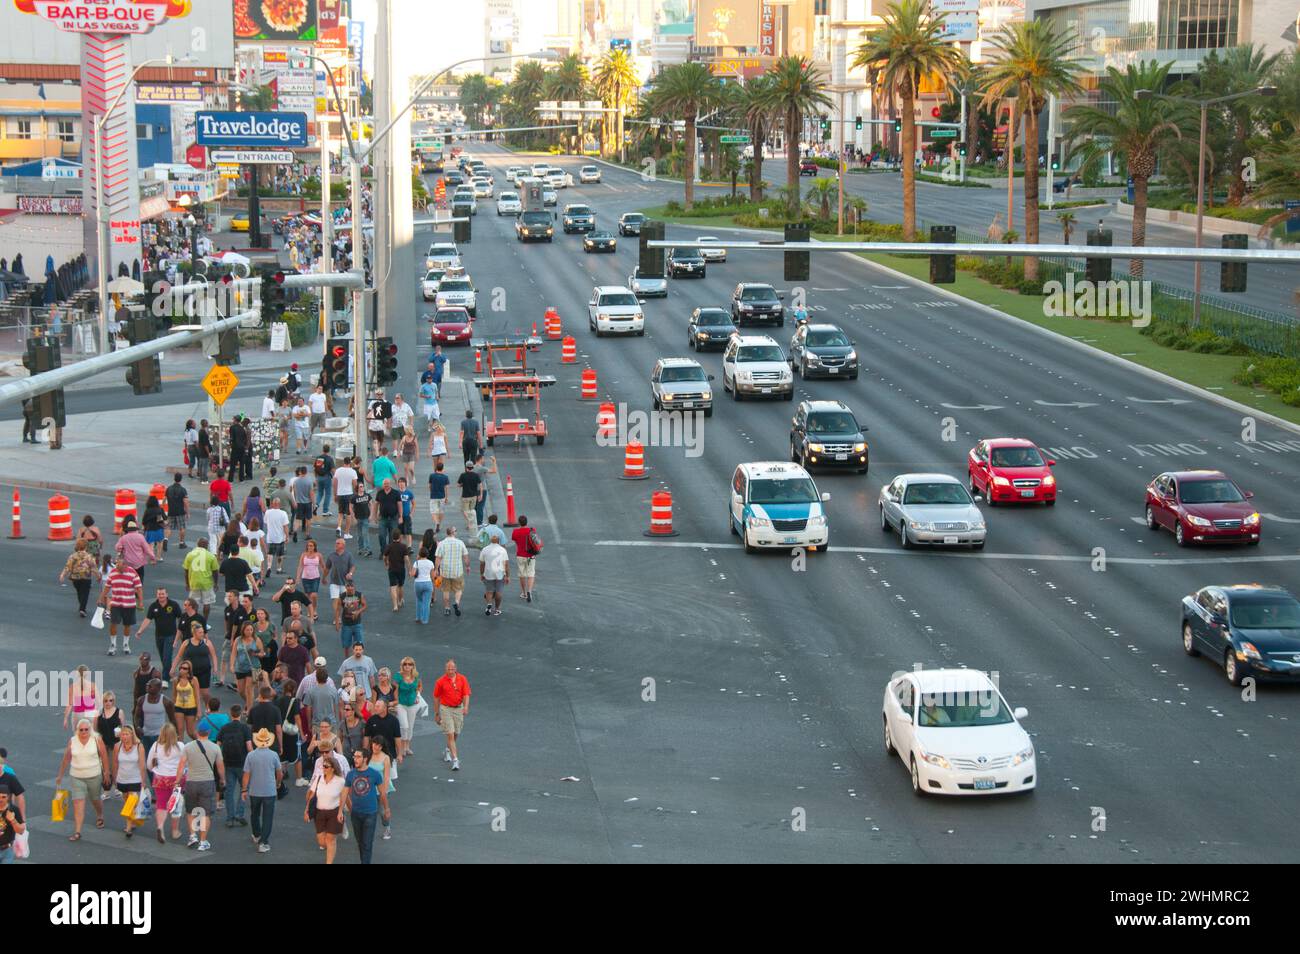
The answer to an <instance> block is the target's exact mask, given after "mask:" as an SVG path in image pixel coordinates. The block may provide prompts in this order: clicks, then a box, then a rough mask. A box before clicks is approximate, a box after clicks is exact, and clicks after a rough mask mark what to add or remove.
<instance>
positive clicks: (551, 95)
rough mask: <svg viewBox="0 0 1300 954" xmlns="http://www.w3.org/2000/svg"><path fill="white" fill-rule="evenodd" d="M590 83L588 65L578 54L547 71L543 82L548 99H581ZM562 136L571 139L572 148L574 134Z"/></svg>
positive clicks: (568, 57) (567, 57)
mask: <svg viewBox="0 0 1300 954" xmlns="http://www.w3.org/2000/svg"><path fill="white" fill-rule="evenodd" d="M589 85H590V84H589V82H588V77H587V67H586V66H585V65H583V62H582V60H581V59H579V58H578V56H576V55H570V56H566V57H565V58H564V59H562V60H561V61H560V63H559V65H558V66H556V67H555V69H553V70H550V71H548V72H547V74H546V79H545V80H543V82H542V94H543V95H544V96H545V97H546V99H554V100H559V101H566V100H567V101H581V100H584V99H586V98H587V91H588V88H589ZM561 138H562V139H568V140H569V142H570V149H571V147H572V138H573V134H572V133H570V132H568V131H566V132H565V134H564V135H563V136H562V137H561Z"/></svg>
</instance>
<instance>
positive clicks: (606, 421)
mask: <svg viewBox="0 0 1300 954" xmlns="http://www.w3.org/2000/svg"><path fill="white" fill-rule="evenodd" d="M617 429H618V412H617V410H616V408H615V407H614V405H613V404H610V403H608V402H606V403H604V404H602V405H601V406H600V409H599V410H598V411H597V412H596V436H597V437H603V438H609V437H613V436H614V434H615V432H616V431H617Z"/></svg>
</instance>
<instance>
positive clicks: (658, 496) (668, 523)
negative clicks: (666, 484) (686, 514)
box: [645, 490, 677, 537]
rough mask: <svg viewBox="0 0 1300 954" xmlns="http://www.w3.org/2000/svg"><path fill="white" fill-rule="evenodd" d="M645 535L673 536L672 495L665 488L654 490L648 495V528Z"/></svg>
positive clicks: (675, 534)
mask: <svg viewBox="0 0 1300 954" xmlns="http://www.w3.org/2000/svg"><path fill="white" fill-rule="evenodd" d="M645 535H646V536H647V537H675V536H677V531H676V530H674V529H673V495H672V494H670V493H669V492H668V491H666V490H656V491H655V492H654V493H653V494H651V495H650V529H649V530H647V531H646V533H645Z"/></svg>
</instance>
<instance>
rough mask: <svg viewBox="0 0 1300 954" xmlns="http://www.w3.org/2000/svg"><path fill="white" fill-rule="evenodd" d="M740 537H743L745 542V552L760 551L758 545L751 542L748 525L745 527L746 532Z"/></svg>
mask: <svg viewBox="0 0 1300 954" xmlns="http://www.w3.org/2000/svg"><path fill="white" fill-rule="evenodd" d="M740 538H741V540H743V541H744V543H745V552H746V553H757V552H758V547H756V546H754V545H753V544H752V543H750V542H749V528H748V527H746V528H745V529H744V532H743V533H741V535H740Z"/></svg>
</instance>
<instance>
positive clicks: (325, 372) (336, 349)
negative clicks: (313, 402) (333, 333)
mask: <svg viewBox="0 0 1300 954" xmlns="http://www.w3.org/2000/svg"><path fill="white" fill-rule="evenodd" d="M351 346H352V342H351V339H348V338H331V339H330V340H329V344H328V345H326V347H325V360H324V362H323V363H322V364H321V379H320V383H321V384H322V385H324V387H325V390H327V391H330V390H333V389H334V388H347V386H348V368H349V366H350V365H351V363H352V357H351Z"/></svg>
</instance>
